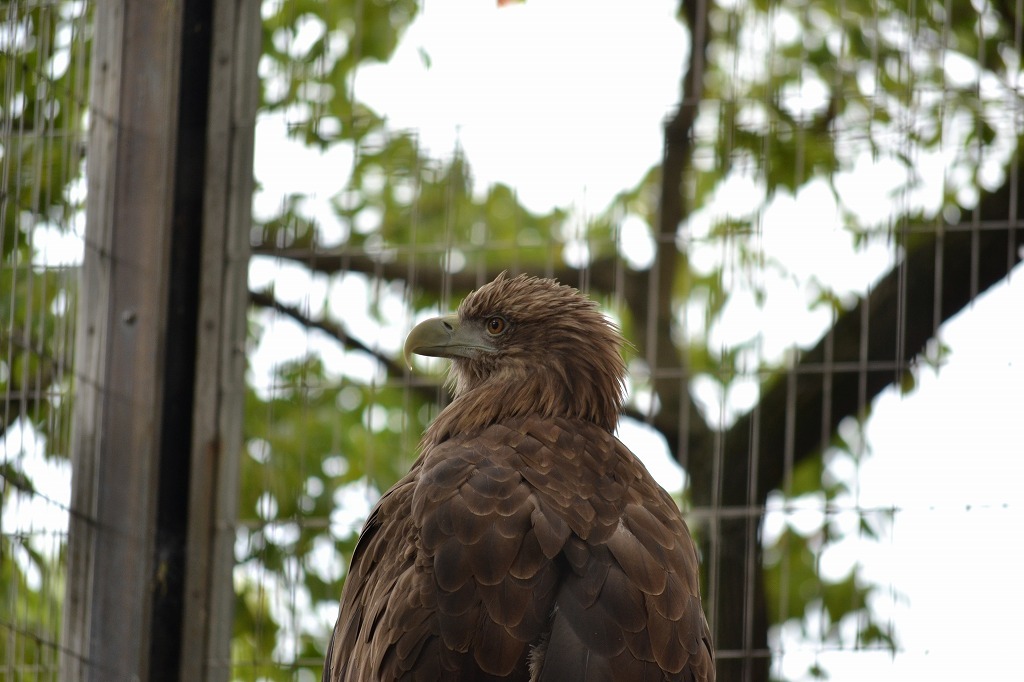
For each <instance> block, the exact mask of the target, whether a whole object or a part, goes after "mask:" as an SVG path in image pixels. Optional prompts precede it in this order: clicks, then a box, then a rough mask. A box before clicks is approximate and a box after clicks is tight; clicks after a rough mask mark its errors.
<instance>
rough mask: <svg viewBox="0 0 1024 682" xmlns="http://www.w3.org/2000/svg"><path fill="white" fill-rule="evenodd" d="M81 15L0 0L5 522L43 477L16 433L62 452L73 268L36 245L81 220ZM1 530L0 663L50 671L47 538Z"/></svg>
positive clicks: (59, 572)
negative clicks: (30, 465)
mask: <svg viewBox="0 0 1024 682" xmlns="http://www.w3.org/2000/svg"><path fill="white" fill-rule="evenodd" d="M90 13H91V5H88V4H86V3H71V2H33V3H24V2H20V3H8V4H7V5H5V7H4V9H3V15H4V19H3V24H2V26H0V82H2V84H3V87H0V177H2V178H3V185H2V187H0V320H3V327H2V328H0V448H2V450H3V456H4V461H3V462H2V463H0V508H2V511H3V516H4V520H5V521H7V520H8V519H9V518H11V516H10V515H12V514H13V515H14V518H15V519H17V520H16V521H15V524H14V525H15V526H17V525H18V524H23V523H24V519H21V518H18V516H17V514H18V510H19V509H21V508H23V505H22V503H23V502H26V501H28V500H29V499H31V498H33V497H36V496H37V495H38V494H39V490H38V488H39V484H42V483H45V482H44V481H34V480H32V477H31V475H30V474H29V472H28V471H27V470H26V469H25V468H24V465H23V460H24V457H23V456H22V455H23V452H22V451H20V450H19V444H18V441H19V436H21V437H24V438H31V439H32V441H33V442H34V443H37V444H40V445H41V446H42V451H41V453H39V454H41V455H42V456H45V457H47V458H55V459H66V458H67V457H68V443H69V435H70V434H69V425H70V409H71V401H70V399H69V397H70V395H71V388H72V387H71V376H72V373H71V357H70V349H71V346H72V340H73V338H74V334H73V320H74V315H75V299H76V287H75V282H76V281H77V274H76V273H75V271H74V270H69V269H68V268H66V263H65V262H64V259H65V258H66V256H63V255H62V256H55V255H54V254H53V253H50V252H49V251H48V244H52V243H54V242H60V241H61V239H62V238H63V237H65V236H66V235H67V234H68V233H69V232H71V231H72V229H73V225H74V224H75V223H76V221H77V220H80V219H81V211H82V208H83V206H82V201H83V197H82V194H83V192H82V191H81V188H82V184H83V182H84V180H83V164H82V158H83V149H84V147H83V139H84V131H85V127H84V123H85V120H84V113H85V110H86V103H87V93H86V88H85V83H86V80H87V74H88V70H89V60H88V43H87V38H88V35H87V31H86V27H87V26H88V25H89V24H88V22H89V15H90ZM58 260H59V262H55V261H58ZM15 431H18V433H15ZM33 456H35V453H33ZM3 531H4V534H3V536H2V539H0V542H2V544H0V613H2V614H3V616H2V618H0V631H2V635H0V660H2V661H4V670H5V672H6V673H7V674H9V675H10V676H11V677H10V679H12V680H38V679H51V676H52V679H56V668H57V659H58V655H59V646H58V642H59V637H60V620H61V604H62V600H63V592H64V587H63V585H64V583H63V576H64V563H63V562H64V556H63V551H62V550H61V548H60V542H59V537H58V536H52V537H50V536H47V539H46V540H45V541H44V539H43V536H42V535H39V534H37V533H34V532H24V530H23V529H22V528H21V527H20V526H19V527H14V526H8V527H5V528H3Z"/></svg>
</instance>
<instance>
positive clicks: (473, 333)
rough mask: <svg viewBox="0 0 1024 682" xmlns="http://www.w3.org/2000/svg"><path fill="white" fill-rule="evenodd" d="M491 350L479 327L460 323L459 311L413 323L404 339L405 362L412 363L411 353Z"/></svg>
mask: <svg viewBox="0 0 1024 682" xmlns="http://www.w3.org/2000/svg"><path fill="white" fill-rule="evenodd" d="M481 352H483V353H492V352H494V347H493V346H492V345H490V343H488V342H487V340H485V339H484V338H483V337H482V336H481V332H480V330H477V329H475V328H473V327H469V328H467V327H465V326H463V324H462V322H461V320H459V316H458V315H445V316H444V317H434V318H431V319H429V320H424V321H423V322H420V323H419V324H418V325H416V326H415V327H413V329H412V331H411V332H409V336H408V338H406V340H405V353H404V355H405V364H406V365H408V366H409V367H410V368H411V367H412V361H411V356H412V354H413V353H416V354H417V355H426V356H428V357H432V358H472V357H474V356H476V355H478V354H479V353H481Z"/></svg>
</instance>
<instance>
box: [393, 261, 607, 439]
mask: <svg viewBox="0 0 1024 682" xmlns="http://www.w3.org/2000/svg"><path fill="white" fill-rule="evenodd" d="M622 346H623V338H622V335H621V334H620V333H619V330H618V328H617V327H616V326H615V324H614V323H612V322H611V321H610V320H608V319H607V318H606V317H605V316H604V315H603V314H602V313H601V311H600V310H599V309H598V307H597V304H596V303H594V301H591V300H590V299H589V298H587V297H586V296H584V295H582V294H581V293H580V292H579V291H577V290H576V289H573V288H572V287H569V286H565V285H562V284H559V283H558V282H557V281H555V280H552V279H543V278H539V277H530V276H527V275H519V276H518V277H512V278H510V277H507V276H506V275H505V274H504V273H502V274H501V275H498V277H497V278H496V279H495V280H494V281H492V282H490V283H488V284H485V285H484V286H482V287H480V288H479V289H477V290H476V291H474V292H472V293H471V294H470V295H469V296H467V297H466V298H465V300H463V302H462V305H460V306H459V309H458V312H457V313H456V314H454V315H447V316H444V317H436V318H433V319H430V320H426V321H424V322H421V323H420V324H418V325H417V326H416V327H415V328H413V330H412V331H411V332H410V333H409V337H408V339H406V342H405V356H406V359H407V360H408V358H409V356H410V355H411V354H413V353H416V354H418V355H427V356H432V357H442V358H449V359H451V361H452V365H451V382H452V385H453V387H454V394H455V401H454V402H453V403H452V405H450V406H449V408H448V409H453V408H454V409H456V410H458V411H460V412H467V411H469V412H470V413H471V414H472V415H473V416H475V417H477V421H481V422H483V423H480V424H477V425H478V426H486V424H488V423H493V422H494V421H497V420H499V419H502V418H506V417H516V416H525V415H527V414H534V413H540V414H542V415H544V416H550V417H568V418H575V419H584V420H587V421H591V422H594V423H596V424H599V425H600V426H602V427H604V428H605V429H606V430H608V431H613V430H614V429H615V425H616V423H617V422H618V415H619V412H620V410H621V409H622V401H623V398H624V383H623V382H624V380H625V374H626V367H625V363H624V362H623V360H622V355H621V350H622ZM468 426H470V424H466V423H463V424H460V430H462V429H464V428H467V427H468Z"/></svg>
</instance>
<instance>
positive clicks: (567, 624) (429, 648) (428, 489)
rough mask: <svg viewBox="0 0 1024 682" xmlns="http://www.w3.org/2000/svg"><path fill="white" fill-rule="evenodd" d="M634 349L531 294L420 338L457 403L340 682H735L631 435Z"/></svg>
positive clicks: (435, 435)
mask: <svg viewBox="0 0 1024 682" xmlns="http://www.w3.org/2000/svg"><path fill="white" fill-rule="evenodd" d="M622 344H623V340H622V337H621V335H620V334H619V332H618V330H617V329H616V327H615V326H614V325H613V324H611V323H610V322H609V321H608V320H607V319H605V317H604V316H603V315H602V314H601V313H600V311H599V310H598V308H597V306H596V305H595V304H594V303H593V302H592V301H590V300H588V299H587V298H585V297H584V296H582V295H581V294H580V293H579V292H578V291H576V290H575V289H572V288H570V287H567V286H563V285H560V284H558V283H557V282H555V281H553V280H549V279H540V278H535V277H527V276H519V277H515V278H508V277H506V276H504V275H500V276H499V277H498V278H497V279H495V280H494V281H493V282H491V283H489V284H487V285H485V286H483V287H481V288H480V289H478V290H476V291H475V292H473V293H472V294H470V295H469V296H468V297H467V298H466V299H465V300H464V301H463V302H462V305H461V306H460V307H459V312H458V314H457V315H451V316H447V317H439V318H435V319H432V320H427V321H426V322H423V323H421V324H419V325H417V326H416V327H415V328H414V329H413V330H412V332H411V333H410V334H409V338H408V340H407V341H406V343H405V353H406V358H408V356H409V354H411V353H418V354H420V355H429V356H435V357H444V358H450V359H451V360H452V365H451V378H452V383H453V386H454V394H455V395H454V400H453V401H452V402H451V404H449V405H448V406H447V407H446V408H445V409H444V410H443V411H442V412H441V414H440V415H438V417H437V419H436V420H435V421H434V422H433V423H432V424H431V426H430V427H429V428H428V429H427V431H426V433H425V434H424V436H423V440H422V442H421V454H420V457H419V458H418V459H417V461H416V462H415V464H413V466H412V469H411V471H409V473H408V474H407V475H406V476H405V477H404V478H402V480H400V481H399V482H398V483H396V484H395V486H394V487H393V488H391V489H390V490H389V491H388V492H387V493H385V494H384V496H383V497H382V498H381V499H380V501H379V502H378V503H377V506H376V507H375V508H374V509H373V512H372V513H371V514H370V517H369V519H368V520H367V521H366V525H365V526H364V527H363V531H362V535H361V536H360V538H359V542H358V544H357V545H356V548H355V553H354V554H353V556H352V566H351V568H350V570H349V573H348V577H347V578H346V580H345V588H344V590H343V592H342V595H341V609H340V613H339V616H338V622H337V625H335V627H334V634H333V635H332V637H331V642H330V646H329V647H328V650H327V660H326V663H325V665H324V672H323V680H324V682H340V681H342V680H344V681H347V682H356V681H358V682H367V681H370V680H431V681H436V680H459V681H463V682H468V681H471V680H531V681H536V680H543V681H549V680H551V681H554V682H572V681H575V680H587V681H591V682H596V681H602V682H603V681H609V682H610V681H613V680H630V681H632V680H651V681H655V680H657V681H662V680H693V681H697V680H699V681H705V680H714V679H715V669H714V661H713V653H712V646H711V634H710V632H709V629H708V624H707V620H706V619H705V618H704V613H703V611H702V610H701V604H700V594H699V592H698V585H697V552H696V549H695V547H694V544H693V541H692V539H691V538H690V534H689V532H688V531H687V528H686V525H685V524H684V523H683V519H682V517H681V515H680V513H679V509H678V508H677V506H676V504H675V502H674V501H673V500H672V498H671V497H669V495H668V494H667V493H666V492H665V491H664V490H663V489H662V488H661V487H660V486H659V485H658V484H657V483H656V482H655V481H654V479H653V478H652V477H651V475H650V473H648V471H647V469H646V468H645V467H644V465H643V464H641V463H640V461H639V460H638V459H637V458H636V457H635V456H634V455H633V453H632V452H630V451H629V450H628V449H627V448H626V446H624V445H623V444H622V443H621V442H619V440H618V439H617V438H616V437H615V436H614V435H613V431H614V429H615V426H616V423H617V422H618V417H619V412H620V410H621V407H622V401H623V392H624V387H623V381H624V378H625V371H626V368H625V364H624V363H623V360H622V357H621V355H620V351H621V347H622Z"/></svg>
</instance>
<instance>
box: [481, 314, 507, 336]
mask: <svg viewBox="0 0 1024 682" xmlns="http://www.w3.org/2000/svg"><path fill="white" fill-rule="evenodd" d="M484 325H485V326H486V327H487V333H488V334H490V335H491V336H497V335H498V334H500V333H502V332H503V331H505V328H506V327H508V322H506V321H505V318H504V317H498V316H497V315H495V316H494V317H488V318H487V322H485V323H484Z"/></svg>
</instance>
